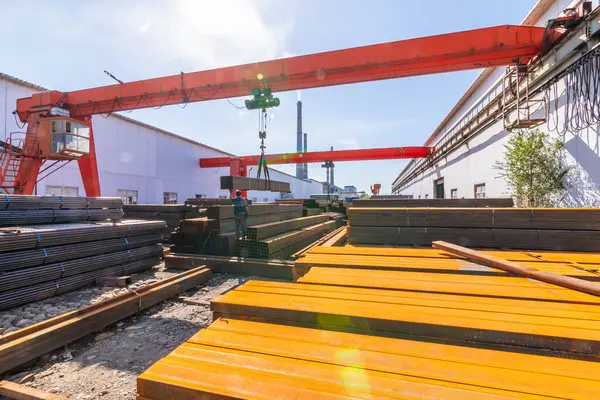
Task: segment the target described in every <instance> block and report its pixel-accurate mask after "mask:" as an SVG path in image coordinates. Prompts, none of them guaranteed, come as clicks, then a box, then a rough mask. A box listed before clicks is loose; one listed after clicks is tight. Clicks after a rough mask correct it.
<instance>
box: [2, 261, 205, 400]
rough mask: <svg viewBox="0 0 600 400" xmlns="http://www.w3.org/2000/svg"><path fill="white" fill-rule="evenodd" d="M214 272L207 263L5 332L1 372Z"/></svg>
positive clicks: (128, 270)
mask: <svg viewBox="0 0 600 400" xmlns="http://www.w3.org/2000/svg"><path fill="white" fill-rule="evenodd" d="M144 263H146V264H148V265H144ZM150 265H151V263H150V262H149V261H143V262H138V263H133V264H128V265H126V266H123V267H119V268H120V270H115V269H113V270H112V271H109V272H110V274H109V276H110V275H118V274H121V275H122V274H127V273H132V272H134V271H136V270H138V269H145V268H147V267H148V266H150ZM96 272H97V271H96ZM211 276H212V274H211V272H210V269H208V268H204V267H200V268H196V269H194V270H191V271H185V272H183V273H181V274H177V275H175V276H172V277H170V278H166V279H162V280H160V281H158V282H155V283H151V284H149V285H147V286H144V287H142V288H139V289H137V290H136V291H135V292H133V291H130V292H127V293H124V294H122V295H119V296H117V297H113V298H112V299H108V300H105V301H101V302H98V303H96V304H93V305H90V306H87V307H84V308H81V309H79V310H75V311H71V312H68V313H65V314H62V315H59V316H57V317H54V318H51V319H49V320H46V321H43V322H40V323H38V324H35V325H31V326H28V327H25V328H23V329H20V330H18V331H16V332H12V333H10V334H8V335H4V336H2V337H0V374H1V373H5V372H7V371H9V370H11V369H13V368H15V367H18V366H20V365H22V364H25V363H27V362H30V361H32V360H34V359H36V358H37V357H39V356H41V355H44V354H47V353H48V352H49V351H53V350H55V349H57V348H60V347H62V346H64V345H67V344H69V343H71V342H73V341H75V340H77V339H79V338H82V337H84V336H85V335H89V334H90V333H93V332H97V331H98V330H100V329H102V328H104V327H106V326H108V325H110V324H113V323H115V322H117V321H119V320H121V319H123V318H126V317H128V316H130V315H133V314H135V313H137V312H139V311H142V310H144V309H146V308H148V307H151V306H153V305H155V304H157V303H159V302H161V301H163V300H166V299H168V298H171V297H173V296H175V295H177V294H179V293H181V292H183V291H186V290H188V289H191V288H193V287H196V286H198V285H201V284H203V283H205V282H206V281H208V280H209V279H210V277H211ZM48 400H50V399H48Z"/></svg>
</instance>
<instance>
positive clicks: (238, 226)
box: [233, 190, 248, 240]
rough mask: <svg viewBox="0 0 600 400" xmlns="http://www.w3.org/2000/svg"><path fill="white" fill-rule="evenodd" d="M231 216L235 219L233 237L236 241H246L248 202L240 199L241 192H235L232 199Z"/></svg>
mask: <svg viewBox="0 0 600 400" xmlns="http://www.w3.org/2000/svg"><path fill="white" fill-rule="evenodd" d="M233 215H234V217H235V237H236V238H237V240H240V239H246V220H247V219H248V202H247V201H246V199H244V198H243V197H242V192H241V190H238V191H236V192H235V199H233Z"/></svg>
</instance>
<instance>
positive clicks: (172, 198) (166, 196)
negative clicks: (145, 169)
mask: <svg viewBox="0 0 600 400" xmlns="http://www.w3.org/2000/svg"><path fill="white" fill-rule="evenodd" d="M163 200H164V202H163V204H177V193H173V192H164V193H163Z"/></svg>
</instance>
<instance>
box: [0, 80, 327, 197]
mask: <svg viewBox="0 0 600 400" xmlns="http://www.w3.org/2000/svg"><path fill="white" fill-rule="evenodd" d="M36 91H39V88H38V89H37V90H36V89H35V88H32V87H29V86H28V85H26V84H25V83H23V84H20V83H16V82H13V81H12V80H9V79H4V78H2V76H1V75H0V110H1V111H0V113H1V114H0V129H2V132H1V133H0V137H1V138H4V139H6V138H7V137H8V136H9V134H10V133H11V132H18V131H23V129H20V128H19V127H18V126H17V125H16V122H15V120H14V116H13V115H12V111H13V110H14V109H15V106H16V100H17V99H18V98H20V97H26V96H29V95H31V94H32V93H34V92H36ZM93 127H94V136H95V144H96V155H97V159H98V170H99V179H100V190H101V193H102V195H103V196H117V194H118V191H119V190H132V191H137V194H138V203H139V204H142V203H150V204H157V203H158V204H160V203H163V194H164V192H172V193H177V201H178V202H180V203H181V202H183V201H184V200H185V199H187V198H190V197H195V196H196V195H205V196H207V197H209V198H210V197H219V196H228V194H229V193H228V191H226V190H220V176H222V175H229V168H218V169H201V168H200V167H199V166H198V159H199V158H201V157H222V156H224V155H227V154H226V153H224V152H220V151H218V150H216V149H213V148H210V147H207V146H203V145H201V144H199V143H196V142H193V141H191V140H186V139H185V138H182V137H179V136H176V135H174V134H169V133H166V132H163V131H161V130H159V129H156V128H153V127H151V126H148V125H144V124H140V123H136V121H133V120H129V119H126V118H121V117H119V116H115V115H113V116H110V117H108V118H103V117H101V116H94V117H93ZM42 176H43V174H42V175H40V178H41V177H42ZM271 179H272V180H276V181H283V182H289V183H290V188H291V191H292V195H293V197H296V198H304V197H308V196H309V195H310V194H314V193H320V192H321V184H320V183H315V182H309V181H304V180H300V179H297V178H295V177H293V176H291V175H288V174H285V173H283V172H280V171H276V170H271ZM48 186H49V187H66V188H77V189H70V191H71V192H74V191H75V190H76V191H77V192H78V194H79V195H81V196H83V195H85V190H84V188H83V183H82V180H81V175H80V173H79V167H78V165H77V162H71V163H69V164H67V165H66V166H64V167H63V168H61V169H60V170H58V171H57V172H55V173H53V174H51V175H49V176H48V177H46V178H44V179H42V180H41V181H40V182H39V183H38V185H37V188H36V192H37V193H38V194H47V193H48V190H47V189H48V188H47V187H48ZM248 198H250V199H256V200H257V201H274V200H275V199H279V198H281V194H280V193H272V192H263V191H260V192H259V191H249V192H248Z"/></svg>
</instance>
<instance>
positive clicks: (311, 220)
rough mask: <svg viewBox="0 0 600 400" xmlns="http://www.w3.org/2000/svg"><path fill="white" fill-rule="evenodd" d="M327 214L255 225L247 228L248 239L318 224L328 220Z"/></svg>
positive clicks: (257, 238)
mask: <svg viewBox="0 0 600 400" xmlns="http://www.w3.org/2000/svg"><path fill="white" fill-rule="evenodd" d="M328 220H329V218H328V217H327V216H325V215H317V216H312V217H305V218H296V219H293V220H289V221H280V222H272V223H269V224H263V225H255V226H251V227H249V228H247V229H246V237H247V238H248V240H261V239H264V238H267V237H270V236H275V235H277V234H279V233H284V232H289V231H292V230H295V229H299V228H303V227H305V226H309V225H316V224H319V223H323V222H326V221H328Z"/></svg>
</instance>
